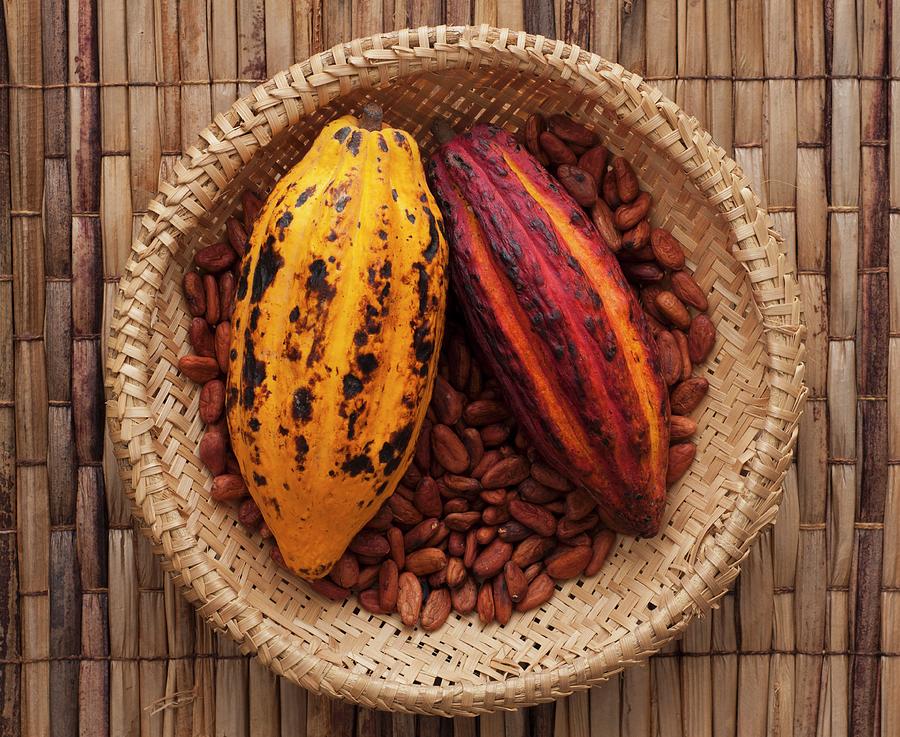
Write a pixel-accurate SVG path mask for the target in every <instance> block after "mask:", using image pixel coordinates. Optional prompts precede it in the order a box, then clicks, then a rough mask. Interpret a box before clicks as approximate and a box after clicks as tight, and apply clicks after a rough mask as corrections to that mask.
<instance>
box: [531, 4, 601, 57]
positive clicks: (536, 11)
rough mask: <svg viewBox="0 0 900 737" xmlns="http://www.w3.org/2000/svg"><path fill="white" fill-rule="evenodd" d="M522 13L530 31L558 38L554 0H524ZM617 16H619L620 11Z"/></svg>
mask: <svg viewBox="0 0 900 737" xmlns="http://www.w3.org/2000/svg"><path fill="white" fill-rule="evenodd" d="M522 13H523V16H524V22H525V30H526V31H528V33H535V34H541V35H543V36H546V37H547V38H556V14H555V13H554V9H553V2H552V0H522ZM616 16H617V17H618V12H617V13H616ZM598 51H599V50H598ZM599 53H603V52H602V51H599Z"/></svg>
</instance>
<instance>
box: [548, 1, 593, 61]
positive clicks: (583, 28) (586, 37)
mask: <svg viewBox="0 0 900 737" xmlns="http://www.w3.org/2000/svg"><path fill="white" fill-rule="evenodd" d="M593 14H594V9H593V3H591V2H589V0H556V27H557V30H558V32H559V33H560V34H561V36H562V38H563V40H565V41H566V42H567V43H572V44H578V45H579V46H580V47H581V48H583V49H584V48H590V45H591V32H592V31H593V26H594V18H593Z"/></svg>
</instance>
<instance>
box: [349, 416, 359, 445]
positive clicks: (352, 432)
mask: <svg viewBox="0 0 900 737" xmlns="http://www.w3.org/2000/svg"><path fill="white" fill-rule="evenodd" d="M358 419H359V412H357V411H356V410H353V411H352V412H351V413H350V416H349V417H348V421H347V440H353V436H354V435H356V421H357V420H358Z"/></svg>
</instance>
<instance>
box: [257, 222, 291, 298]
mask: <svg viewBox="0 0 900 737" xmlns="http://www.w3.org/2000/svg"><path fill="white" fill-rule="evenodd" d="M274 246H275V238H274V237H273V236H271V235H270V236H269V237H268V238H266V242H265V243H264V244H263V246H262V248H260V249H259V258H258V259H257V261H256V269H255V270H254V271H253V287H252V290H251V292H250V301H251V302H259V300H260V299H261V298H262V296H263V294H264V293H265V291H266V289H268V288H269V285H270V284H271V283H272V282H273V281H275V275H276V274H277V273H278V270H279V269H280V268H281V267H282V266H284V259H283V258H282V257H281V254H280V253H278V251H276V250H275V248H274Z"/></svg>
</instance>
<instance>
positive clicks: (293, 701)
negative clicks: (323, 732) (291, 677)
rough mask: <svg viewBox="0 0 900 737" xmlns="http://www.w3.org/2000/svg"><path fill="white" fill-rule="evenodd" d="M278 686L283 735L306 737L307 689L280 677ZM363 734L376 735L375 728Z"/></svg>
mask: <svg viewBox="0 0 900 737" xmlns="http://www.w3.org/2000/svg"><path fill="white" fill-rule="evenodd" d="M278 687H279V691H280V696H281V712H280V717H281V737H306V733H307V732H306V691H304V690H303V689H302V688H299V687H298V686H295V685H294V684H293V683H291V682H290V681H288V680H287V679H286V678H279V679H278ZM364 713H368V714H374V712H372V711H371V710H366V709H363V710H360V716H362V714H364ZM359 734H360V737H362V736H363V735H373V737H374V735H375V734H376V732H375V730H374V729H373V730H371V731H366V732H362V733H359Z"/></svg>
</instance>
